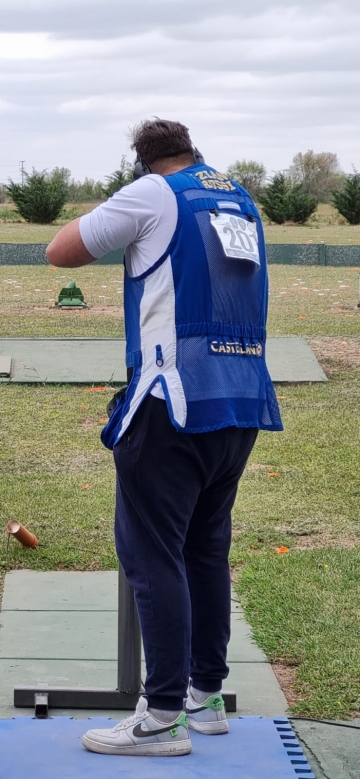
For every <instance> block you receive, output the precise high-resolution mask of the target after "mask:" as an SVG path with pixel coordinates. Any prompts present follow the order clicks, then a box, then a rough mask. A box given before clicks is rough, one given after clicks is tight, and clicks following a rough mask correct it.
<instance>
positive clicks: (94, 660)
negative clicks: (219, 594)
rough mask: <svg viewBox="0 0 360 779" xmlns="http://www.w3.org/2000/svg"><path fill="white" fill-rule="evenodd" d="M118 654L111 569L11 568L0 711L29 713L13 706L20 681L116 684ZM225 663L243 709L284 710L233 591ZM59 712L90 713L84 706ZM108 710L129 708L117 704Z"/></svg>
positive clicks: (2, 619)
mask: <svg viewBox="0 0 360 779" xmlns="http://www.w3.org/2000/svg"><path fill="white" fill-rule="evenodd" d="M116 656H117V572H116V571H110V572H94V573H90V572H87V573H83V572H75V571H72V572H64V571H56V572H34V571H12V572H11V573H8V574H7V575H6V577H5V587H4V598H3V611H2V613H1V614H0V658H2V659H0V717H2V718H3V717H8V716H15V715H16V714H19V713H26V711H27V710H25V711H24V710H22V709H21V710H17V709H14V708H13V706H12V701H13V688H14V686H15V685H18V684H31V685H32V684H38V683H40V682H42V683H44V682H45V683H47V684H53V685H59V686H65V685H68V686H73V685H76V686H78V685H79V686H88V685H90V686H92V687H102V686H105V687H110V688H114V687H115V686H116V670H117V669H116ZM229 668H230V674H229V677H228V679H227V681H226V685H225V686H226V688H227V689H234V690H235V691H236V693H237V697H238V702H239V704H238V705H239V711H240V712H241V713H243V714H258V715H262V716H272V715H273V716H276V715H278V714H283V713H285V711H286V701H285V698H284V696H283V694H282V692H281V690H280V689H279V687H278V684H277V681H276V679H275V676H274V674H273V671H272V668H271V666H270V665H269V663H267V661H266V658H265V656H264V655H263V653H262V652H261V650H259V649H258V647H256V645H255V644H254V643H253V641H252V639H251V630H250V628H249V626H248V624H247V623H246V621H245V620H244V617H243V612H242V609H241V606H240V604H239V603H238V602H237V600H236V596H235V594H233V599H232V638H231V643H230V647H229ZM144 676H145V668H144V663H143V664H142V678H144ZM28 713H32V711H30V712H28ZM56 713H58V714H59V713H60V712H59V711H56ZM63 713H70V714H71V715H72V716H79V717H86V716H90V712H84V711H81V710H79V711H75V712H74V711H73V710H71V712H63ZM106 715H107V716H115V717H117V718H119V717H120V716H126V714H122V713H121V712H115V713H114V712H106ZM234 716H236V715H234Z"/></svg>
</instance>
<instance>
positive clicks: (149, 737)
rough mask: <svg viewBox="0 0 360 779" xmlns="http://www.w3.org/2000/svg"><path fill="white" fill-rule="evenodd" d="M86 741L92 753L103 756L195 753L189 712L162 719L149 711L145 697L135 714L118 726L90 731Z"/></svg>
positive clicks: (158, 755)
mask: <svg viewBox="0 0 360 779" xmlns="http://www.w3.org/2000/svg"><path fill="white" fill-rule="evenodd" d="M82 743H83V745H84V747H86V749H89V750H90V752H100V754H102V755H153V756H155V757H161V756H166V757H171V756H173V755H174V756H175V755H187V754H188V753H189V752H191V741H190V738H189V730H188V724H187V721H186V714H184V712H182V713H181V714H180V715H179V716H178V718H177V719H176V720H175V722H172V723H168V724H165V723H164V722H159V721H158V720H156V719H155V717H153V715H152V714H150V712H149V711H148V702H147V699H146V698H145V697H144V696H141V698H139V702H138V705H137V707H136V711H135V714H133V715H132V716H131V717H126V719H123V720H121V722H119V723H118V724H117V725H115V727H114V728H110V729H106V730H88V731H87V733H85V735H84V736H83V740H82Z"/></svg>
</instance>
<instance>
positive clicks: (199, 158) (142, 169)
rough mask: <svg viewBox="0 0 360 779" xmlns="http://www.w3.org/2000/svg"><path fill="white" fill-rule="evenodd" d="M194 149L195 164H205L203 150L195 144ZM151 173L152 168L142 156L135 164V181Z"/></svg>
mask: <svg viewBox="0 0 360 779" xmlns="http://www.w3.org/2000/svg"><path fill="white" fill-rule="evenodd" d="M192 151H193V156H194V165H204V164H205V160H204V157H203V155H202V154H201V151H199V149H197V148H196V146H194V148H193V150H192ZM149 173H151V169H150V168H149V166H148V165H147V164H146V162H144V160H142V159H141V158H139V159H138V160H136V162H135V166H134V181H136V180H137V179H141V178H142V176H147V175H148V174H149Z"/></svg>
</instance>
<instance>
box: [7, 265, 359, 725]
mask: <svg viewBox="0 0 360 779" xmlns="http://www.w3.org/2000/svg"><path fill="white" fill-rule="evenodd" d="M0 270H1V273H0V289H1V311H2V319H1V322H0V327H2V328H3V330H4V329H5V332H4V335H92V334H93V335H108V336H114V335H121V334H122V333H123V329H122V328H123V320H122V313H121V308H120V307H119V311H118V312H117V314H113V313H112V314H106V313H104V312H103V313H100V312H99V311H98V313H94V309H95V311H96V310H97V309H98V307H99V306H100V301H101V305H104V306H105V307H108V310H109V307H114V308H115V307H118V305H119V304H121V300H122V293H121V289H122V285H121V279H122V276H121V270H120V269H116V268H113V267H111V266H102V267H101V266H99V267H96V266H90V267H88V268H86V269H79V270H78V271H76V272H75V275H74V272H73V271H72V272H71V275H72V276H74V278H75V280H76V281H78V282H79V283H80V286H81V287H84V290H85V294H86V298H87V299H88V301H89V303H90V304H91V305H92V306H93V308H92V309H91V308H90V309H89V310H88V312H86V314H85V315H84V313H85V312H80V314H79V313H75V312H61V311H55V310H53V309H50V308H49V309H47V308H46V305H49V306H50V305H51V304H50V303H49V302H48V299H47V296H48V297H49V298H50V297H52V298H53V297H55V295H56V291H58V289H59V288H60V286H61V284H62V283H64V282H65V281H67V280H69V277H68V274H67V272H64V271H58V270H56V271H52V270H51V269H50V268H48V267H46V266H44V267H41V268H34V267H22V268H20V269H18V268H12V267H10V266H8V267H6V268H4V267H3V268H1V269H0ZM18 270H19V271H20V272H19V273H17V271H18ZM5 271H6V273H5ZM6 281H11V282H12V283H10V284H7V283H5V282H6ZM15 281H17V282H18V283H17V284H16V286H19V285H20V289H16V290H15V283H13V282H15ZM300 281H303V282H304V284H302V285H300ZM270 282H271V293H272V294H271V298H270V316H269V332H270V334H274V335H282V334H300V335H304V336H316V338H318V339H321V334H325V336H326V337H327V339H328V341H329V338H330V336H334V338H335V339H336V343H337V344H338V345H339V344H341V342H342V340H343V338H344V336H346V340H347V341H348V342H349V343H351V344H353V345H355V346H356V344H357V345H359V338H356V337H354V336H358V335H359V330H360V326H359V313H358V311H357V310H356V309H355V305H356V303H357V273H356V272H354V269H350V268H345V269H342V270H340V269H334V268H318V267H314V268H302V269H301V270H298V269H297V268H295V269H294V267H291V266H290V267H289V266H272V267H270ZM294 284H297V285H298V286H293V285H294ZM343 285H344V286H343ZM303 286H306V287H307V288H308V289H307V290H302V289H301V287H303ZM326 288H328V289H327V292H326V294H325V289H326ZM37 289H40V290H41V292H36V290H37ZM118 290H120V292H118ZM316 290H320V291H322V292H324V295H322V296H319V292H317V291H316ZM281 292H285V294H283V295H281V294H280V293H281ZM14 294H19V295H21V297H20V299H18V298H14ZM101 294H104V295H105V297H104V298H99V295H101ZM335 294H336V297H334V298H332V297H331V295H335ZM335 303H337V305H335ZM35 306H36V308H39V309H41V310H36V311H34V307H35ZM336 309H340V310H338V311H337V310H336ZM300 317H301V318H300ZM336 348H339V349H340V350H341V351H340V357H341V358H342V359H346V355H345V356H344V354H343V352H344V347H343V346H338V347H336ZM345 352H346V348H345ZM336 354H338V353H336V352H335V355H336ZM324 367H325V369H327V370H328V372H329V376H330V381H329V382H328V383H327V384H308V385H298V386H294V385H287V386H278V388H277V392H278V395H279V399H280V400H279V402H280V404H281V408H282V414H283V419H284V424H285V430H284V432H283V433H261V434H260V436H259V439H258V442H257V445H256V447H255V450H254V452H253V454H252V456H251V460H250V463H249V465H248V468H247V471H246V473H245V475H244V477H243V479H242V482H241V487H240V490H239V494H238V498H237V501H236V505H235V510H234V536H233V545H232V550H231V565H232V569H233V578H234V583H235V586H236V588H237V590H238V592H239V594H240V598H241V600H242V602H243V604H244V607H245V610H246V616H247V618H248V620H249V622H250V623H251V624H252V626H253V628H254V631H255V637H256V639H257V641H258V642H259V644H260V645H261V646H262V648H263V649H264V650H265V652H266V653H267V655H268V657H269V658H270V660H271V661H275V662H276V661H278V662H281V663H283V664H285V665H287V666H288V667H289V668H290V669H291V671H290V673H291V675H292V677H293V688H292V690H291V697H290V700H291V701H292V702H293V703H292V711H293V713H294V714H295V713H296V714H297V715H300V716H301V715H305V716H320V717H321V716H323V717H346V716H351V715H352V714H355V713H358V712H359V709H360V673H359V670H360V669H359V662H360V661H359V638H360V612H359V606H358V604H359V594H360V593H359V585H360V566H359V562H360V561H359V556H360V551H359V550H360V543H359V542H360V523H359V504H360V488H359V431H360V419H359V407H360V404H359V395H360V369H359V367H358V362H357V365H356V364H355V362H354V364H353V365H352V366H351V365H350V363H349V364H346V362H342V363H341V362H337V361H335V360H334V357H332V358H330V359H329V358H327V359H326V360H325V363H324ZM111 395H112V390H111V388H107V389H106V390H105V391H104V392H85V390H84V388H82V387H75V386H60V387H53V386H26V385H21V386H16V385H6V384H2V385H0V438H1V448H0V525H1V527H3V528H5V526H6V524H7V522H8V521H9V520H10V519H18V520H20V521H22V522H23V523H24V524H25V525H26V526H28V527H29V529H31V530H32V531H33V532H35V533H36V535H37V536H38V538H39V540H40V547H39V549H37V550H34V551H29V550H24V549H22V547H20V546H19V545H18V544H17V543H16V542H15V541H12V543H11V544H10V547H9V553H8V558H7V560H6V534H5V532H4V533H3V534H1V535H0V570H1V566H2V571H4V570H5V562H6V564H7V565H8V566H9V567H26V568H34V569H42V570H51V569H78V570H89V569H100V570H107V569H114V568H115V566H116V559H115V554H114V548H113V511H114V468H113V463H112V457H111V454H110V453H109V452H108V451H107V450H105V449H104V448H103V447H102V446H101V444H100V441H99V433H100V430H101V425H102V422H101V420H102V419H103V418H104V417H105V407H106V403H107V402H108V399H109V398H110V397H111ZM268 474H277V475H275V476H269V475H268ZM85 485H89V486H88V487H86V489H83V488H84V486H85ZM282 545H285V546H286V547H288V548H289V550H290V551H289V553H288V554H286V555H283V556H281V555H278V554H276V553H275V549H276V548H277V547H279V546H282ZM0 590H1V575H0Z"/></svg>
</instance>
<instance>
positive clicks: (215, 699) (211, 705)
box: [202, 695, 225, 711]
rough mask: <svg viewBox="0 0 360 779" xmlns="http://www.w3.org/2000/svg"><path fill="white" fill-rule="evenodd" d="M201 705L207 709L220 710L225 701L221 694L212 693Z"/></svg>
mask: <svg viewBox="0 0 360 779" xmlns="http://www.w3.org/2000/svg"><path fill="white" fill-rule="evenodd" d="M202 705H203V706H204V707H205V708H207V709H212V710H213V711H221V709H222V708H223V707H224V705H225V703H224V698H223V697H222V695H212V696H211V698H209V699H208V700H207V701H205V703H203V704H202Z"/></svg>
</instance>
